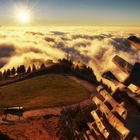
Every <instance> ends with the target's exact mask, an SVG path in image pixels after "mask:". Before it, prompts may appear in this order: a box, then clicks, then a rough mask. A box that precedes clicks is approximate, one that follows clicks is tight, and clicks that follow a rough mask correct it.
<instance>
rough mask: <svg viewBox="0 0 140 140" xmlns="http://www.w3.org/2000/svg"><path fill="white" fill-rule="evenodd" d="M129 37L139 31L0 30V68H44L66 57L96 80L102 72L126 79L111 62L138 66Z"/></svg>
mask: <svg viewBox="0 0 140 140" xmlns="http://www.w3.org/2000/svg"><path fill="white" fill-rule="evenodd" d="M131 35H136V36H138V37H140V28H124V27H122V28H120V27H45V26H44V27H0V68H1V71H3V70H4V69H7V68H12V67H13V66H15V67H16V66H18V65H20V64H24V65H26V66H29V65H32V64H33V63H34V64H36V65H40V64H41V63H45V64H46V65H47V63H50V62H51V60H52V61H54V62H55V61H57V60H58V59H59V58H64V57H67V56H69V58H71V59H72V60H73V61H75V62H78V63H79V62H82V63H85V64H87V65H89V66H91V67H92V68H93V70H94V71H95V73H96V74H97V76H98V78H100V75H101V73H102V72H104V71H105V70H112V72H113V73H115V74H116V75H117V77H118V78H119V79H121V80H122V79H123V78H124V77H125V76H126V75H125V74H124V73H122V72H121V71H120V69H119V68H117V66H115V64H113V62H112V58H113V57H114V56H115V55H116V54H117V55H119V56H121V57H122V58H124V59H125V60H126V61H128V62H129V63H131V64H134V63H135V62H140V51H138V50H136V49H135V48H134V47H132V46H131V45H130V44H129V42H128V40H127V38H128V37H129V36H131ZM122 77H123V78H122Z"/></svg>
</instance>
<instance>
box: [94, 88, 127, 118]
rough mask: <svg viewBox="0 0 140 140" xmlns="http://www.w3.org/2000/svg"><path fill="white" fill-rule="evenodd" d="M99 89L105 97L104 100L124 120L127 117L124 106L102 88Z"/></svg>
mask: <svg viewBox="0 0 140 140" xmlns="http://www.w3.org/2000/svg"><path fill="white" fill-rule="evenodd" d="M100 89H101V87H99V88H98V87H97V91H98V92H99V93H100V94H101V95H102V96H103V97H104V99H105V100H106V101H107V102H109V103H110V104H111V106H112V107H113V110H114V111H115V112H117V113H118V114H119V115H120V116H121V117H122V118H123V119H126V117H127V109H125V108H124V107H123V106H122V105H120V104H119V103H118V102H117V101H115V100H114V99H113V97H112V96H111V95H110V94H109V93H108V92H107V91H106V90H105V89H104V88H103V87H102V90H100Z"/></svg>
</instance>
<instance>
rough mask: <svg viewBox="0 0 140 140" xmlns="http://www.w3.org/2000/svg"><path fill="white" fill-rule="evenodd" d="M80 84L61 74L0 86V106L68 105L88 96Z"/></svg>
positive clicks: (37, 106) (31, 107)
mask: <svg viewBox="0 0 140 140" xmlns="http://www.w3.org/2000/svg"><path fill="white" fill-rule="evenodd" d="M89 96H90V94H89V93H88V91H87V90H86V89H85V88H84V87H82V86H81V85H80V84H78V83H75V82H74V81H72V80H70V79H68V78H67V77H65V76H62V75H43V76H39V77H35V78H31V79H28V80H24V81H21V82H17V83H13V84H10V85H7V86H3V87H0V108H3V107H6V106H23V107H25V108H26V109H33V108H42V107H49V106H60V105H68V104H72V103H76V102H80V101H82V100H84V99H86V98H88V97H89Z"/></svg>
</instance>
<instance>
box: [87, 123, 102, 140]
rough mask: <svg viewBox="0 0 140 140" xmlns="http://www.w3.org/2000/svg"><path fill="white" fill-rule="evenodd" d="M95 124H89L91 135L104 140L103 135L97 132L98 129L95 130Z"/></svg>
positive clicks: (98, 139)
mask: <svg viewBox="0 0 140 140" xmlns="http://www.w3.org/2000/svg"><path fill="white" fill-rule="evenodd" d="M94 124H95V122H93V123H90V122H88V123H87V126H88V128H89V130H90V131H91V133H94V135H95V137H96V139H97V140H104V138H103V136H102V135H101V133H100V132H99V131H97V130H96V128H94Z"/></svg>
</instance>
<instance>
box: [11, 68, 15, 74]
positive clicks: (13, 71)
mask: <svg viewBox="0 0 140 140" xmlns="http://www.w3.org/2000/svg"><path fill="white" fill-rule="evenodd" d="M15 74H16V69H15V68H14V67H13V68H12V70H11V75H15Z"/></svg>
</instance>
